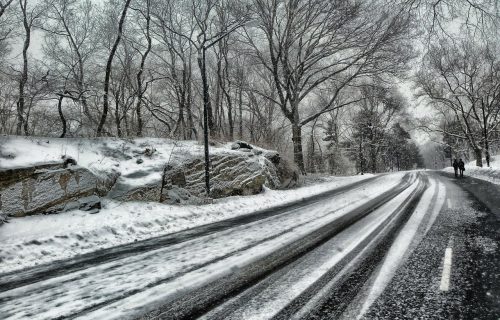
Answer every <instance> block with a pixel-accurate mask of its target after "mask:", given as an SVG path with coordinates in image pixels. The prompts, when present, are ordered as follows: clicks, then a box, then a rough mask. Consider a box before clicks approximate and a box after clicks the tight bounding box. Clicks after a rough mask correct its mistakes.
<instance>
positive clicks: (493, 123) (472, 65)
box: [416, 40, 500, 167]
mask: <svg viewBox="0 0 500 320" xmlns="http://www.w3.org/2000/svg"><path fill="white" fill-rule="evenodd" d="M497 57H498V53H497V52H496V50H494V47H492V46H483V47H482V46H481V44H479V43H477V42H471V41H468V40H463V41H460V42H458V43H456V44H455V43H452V42H450V41H447V40H443V41H441V43H440V44H439V45H434V46H432V48H431V50H430V51H429V53H428V55H427V59H426V64H425V65H424V67H423V68H422V70H421V71H420V72H419V73H418V75H417V79H416V83H417V85H418V88H419V89H420V92H419V94H420V95H421V96H423V97H425V98H427V99H428V101H429V102H430V104H431V105H432V106H434V107H435V108H436V109H437V111H438V112H439V113H440V114H442V115H443V117H444V118H445V117H446V116H447V115H451V116H453V121H454V122H455V123H456V124H459V125H460V128H461V134H458V133H456V132H449V131H445V130H443V129H442V128H440V127H436V126H432V127H431V126H426V129H428V130H433V131H437V132H441V133H442V134H444V135H448V136H456V137H457V138H461V139H464V140H466V141H467V142H468V144H469V146H470V147H471V149H472V150H473V151H474V155H475V158H476V165H477V166H479V167H481V166H482V152H483V151H485V154H486V160H487V163H488V165H489V159H490V154H489V153H490V152H489V145H490V143H491V137H492V136H493V133H495V132H497V131H498V126H499V125H500V117H499V112H500V109H499V105H500V78H499V75H500V65H499V61H498V58H497Z"/></svg>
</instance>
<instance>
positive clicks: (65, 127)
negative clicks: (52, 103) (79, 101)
mask: <svg viewBox="0 0 500 320" xmlns="http://www.w3.org/2000/svg"><path fill="white" fill-rule="evenodd" d="M63 99H64V96H63V95H60V96H59V99H58V100H57V111H58V112H59V118H60V119H61V124H62V133H61V135H60V136H59V138H64V137H65V136H66V130H67V123H66V118H65V117H64V113H63V111H62V102H63Z"/></svg>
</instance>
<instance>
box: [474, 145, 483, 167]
mask: <svg viewBox="0 0 500 320" xmlns="http://www.w3.org/2000/svg"><path fill="white" fill-rule="evenodd" d="M474 156H475V157H476V166H478V167H482V166H483V152H482V150H481V148H478V147H476V148H474Z"/></svg>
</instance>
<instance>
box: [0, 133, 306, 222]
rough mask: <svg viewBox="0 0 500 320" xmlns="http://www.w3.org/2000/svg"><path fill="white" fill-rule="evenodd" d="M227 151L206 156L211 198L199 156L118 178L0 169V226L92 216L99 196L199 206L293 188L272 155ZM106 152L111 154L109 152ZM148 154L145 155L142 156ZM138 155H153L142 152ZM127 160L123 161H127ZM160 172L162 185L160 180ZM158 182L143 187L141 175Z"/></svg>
mask: <svg viewBox="0 0 500 320" xmlns="http://www.w3.org/2000/svg"><path fill="white" fill-rule="evenodd" d="M231 149H235V151H229V150H226V151H223V152H218V153H214V154H212V155H211V157H210V161H211V166H210V188H211V192H210V196H209V198H208V199H207V196H206V191H205V171H204V169H205V167H204V157H203V155H196V156H189V155H188V156H184V157H181V158H179V159H176V160H175V161H176V162H175V163H174V164H169V165H167V166H166V167H164V168H163V167H161V166H157V167H145V169H144V170H139V171H134V172H132V173H129V174H127V175H124V176H122V177H120V173H119V171H117V170H114V169H113V170H108V171H107V172H96V175H97V176H96V175H94V174H93V173H92V172H90V171H89V170H87V169H85V168H83V167H80V166H78V165H74V163H76V162H74V163H73V162H72V161H66V160H67V159H63V160H65V161H62V162H59V163H47V164H43V165H37V166H33V167H28V168H17V169H7V170H0V224H1V223H2V222H3V221H4V220H5V219H6V218H7V217H9V216H15V217H19V216H25V215H30V214H35V213H55V212H59V211H67V210H74V209H79V210H85V211H88V212H89V213H96V212H98V211H99V209H100V208H101V202H100V198H99V196H101V197H104V196H107V197H109V198H112V199H116V200H121V201H154V202H158V201H159V202H165V203H171V204H181V203H187V204H201V203H205V202H206V201H207V200H210V198H222V197H227V196H235V195H251V194H257V193H260V192H261V191H262V189H263V187H264V186H267V187H269V188H271V189H284V188H290V187H294V186H296V185H297V183H298V178H299V171H298V169H297V168H296V167H295V165H294V164H293V162H291V161H288V160H287V159H286V158H282V157H281V156H280V154H279V153H278V152H276V151H268V150H264V149H260V148H254V147H253V146H251V145H250V144H248V143H246V142H243V141H237V142H235V143H234V144H233V145H232V146H231ZM110 152H111V151H110ZM147 153H149V154H147ZM141 155H142V156H144V155H145V156H147V157H151V156H154V155H155V154H154V149H146V151H145V152H143V153H141ZM131 159H132V158H130V159H128V158H127V159H126V160H131ZM162 169H163V181H161V179H160V178H159V177H160V176H161V175H160V173H161V172H162ZM151 174H155V175H157V177H158V180H156V181H155V180H154V179H153V180H151V179H149V180H147V181H154V182H148V183H147V184H145V183H144V182H141V181H142V180H141V179H143V178H144V177H145V176H150V175H151Z"/></svg>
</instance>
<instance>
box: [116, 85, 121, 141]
mask: <svg viewBox="0 0 500 320" xmlns="http://www.w3.org/2000/svg"><path fill="white" fill-rule="evenodd" d="M120 92H122V91H118V92H117V93H116V95H115V124H116V134H117V135H118V137H121V136H122V128H121V121H120V120H121V119H120V97H119V96H120Z"/></svg>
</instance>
